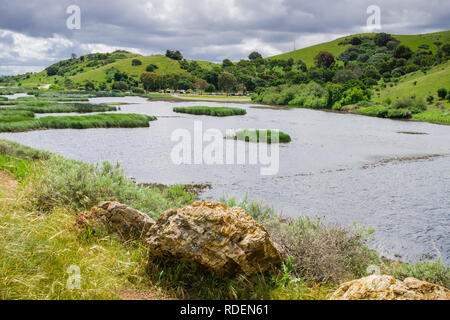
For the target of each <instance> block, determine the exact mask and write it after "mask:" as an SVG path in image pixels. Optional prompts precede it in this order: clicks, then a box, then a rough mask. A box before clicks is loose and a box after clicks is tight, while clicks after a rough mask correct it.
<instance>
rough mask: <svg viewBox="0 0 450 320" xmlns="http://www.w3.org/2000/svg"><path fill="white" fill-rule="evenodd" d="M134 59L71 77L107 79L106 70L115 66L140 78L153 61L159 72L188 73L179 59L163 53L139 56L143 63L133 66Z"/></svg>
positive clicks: (79, 79)
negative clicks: (170, 57) (182, 67)
mask: <svg viewBox="0 0 450 320" xmlns="http://www.w3.org/2000/svg"><path fill="white" fill-rule="evenodd" d="M133 59H134V58H130V59H124V60H120V61H116V62H114V63H111V64H108V65H106V66H103V67H101V68H98V69H95V70H91V71H88V72H83V73H80V74H77V75H75V76H73V77H71V78H72V80H74V81H75V82H83V81H84V80H90V81H104V80H106V70H108V69H110V68H111V67H114V68H117V69H118V70H119V71H121V72H126V73H127V74H128V75H130V76H132V77H133V78H135V79H138V78H139V76H140V74H141V73H143V72H145V69H146V68H147V66H148V65H149V64H151V63H153V64H155V65H157V66H158V69H156V70H155V71H154V72H155V73H157V74H174V73H175V74H183V73H187V72H186V71H184V70H183V69H181V68H180V65H179V63H178V61H175V60H172V59H169V58H167V57H165V56H163V55H154V56H147V57H144V56H141V57H138V58H137V59H139V60H141V61H142V65H140V66H132V65H131V61H132V60H133Z"/></svg>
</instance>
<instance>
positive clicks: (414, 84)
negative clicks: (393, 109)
mask: <svg viewBox="0 0 450 320" xmlns="http://www.w3.org/2000/svg"><path fill="white" fill-rule="evenodd" d="M439 88H448V89H450V61H447V62H446V63H445V64H441V65H437V66H435V67H433V68H431V69H430V70H428V71H427V72H426V74H425V73H423V72H422V71H416V72H414V73H411V74H407V75H405V76H403V77H401V78H400V81H399V83H398V84H396V85H394V86H393V87H390V86H387V87H386V88H380V89H381V90H380V92H379V94H378V93H376V94H375V95H374V97H373V100H374V101H376V102H382V101H384V100H385V99H386V98H389V99H391V100H392V101H393V100H395V99H398V98H402V97H405V96H408V97H409V96H412V95H415V96H416V97H418V98H425V97H426V96H428V95H433V96H436V98H437V90H438V89H439ZM435 100H436V99H435Z"/></svg>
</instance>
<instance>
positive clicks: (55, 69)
mask: <svg viewBox="0 0 450 320" xmlns="http://www.w3.org/2000/svg"><path fill="white" fill-rule="evenodd" d="M45 70H46V71H47V76H49V77H51V76H54V75H56V74H57V73H58V71H59V68H58V67H57V66H55V65H53V66H50V67H48V68H47V69H45Z"/></svg>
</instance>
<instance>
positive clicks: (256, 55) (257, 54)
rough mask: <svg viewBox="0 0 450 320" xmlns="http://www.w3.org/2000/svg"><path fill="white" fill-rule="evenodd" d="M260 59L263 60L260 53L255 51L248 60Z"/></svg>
mask: <svg viewBox="0 0 450 320" xmlns="http://www.w3.org/2000/svg"><path fill="white" fill-rule="evenodd" d="M258 58H262V55H261V54H260V53H259V52H256V51H253V52H252V53H250V54H249V56H248V59H249V60H256V59H258Z"/></svg>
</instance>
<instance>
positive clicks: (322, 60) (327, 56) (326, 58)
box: [314, 51, 335, 69]
mask: <svg viewBox="0 0 450 320" xmlns="http://www.w3.org/2000/svg"><path fill="white" fill-rule="evenodd" d="M334 61H335V60H334V55H333V54H332V53H330V52H328V51H320V52H319V53H318V54H317V55H316V56H315V58H314V62H315V64H316V65H317V66H318V67H320V68H325V69H328V68H329V67H331V66H332V65H333V64H334Z"/></svg>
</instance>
